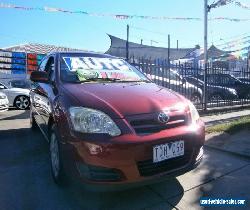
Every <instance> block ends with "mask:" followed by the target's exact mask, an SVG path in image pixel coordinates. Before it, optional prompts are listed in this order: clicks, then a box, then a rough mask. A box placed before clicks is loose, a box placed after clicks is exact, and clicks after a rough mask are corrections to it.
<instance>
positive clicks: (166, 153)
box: [153, 141, 184, 163]
mask: <svg viewBox="0 0 250 210" xmlns="http://www.w3.org/2000/svg"><path fill="white" fill-rule="evenodd" d="M182 155H184V141H175V142H172V143H167V144H161V145H156V146H154V147H153V162H154V163H157V162H161V161H163V160H167V159H171V158H175V157H178V156H182Z"/></svg>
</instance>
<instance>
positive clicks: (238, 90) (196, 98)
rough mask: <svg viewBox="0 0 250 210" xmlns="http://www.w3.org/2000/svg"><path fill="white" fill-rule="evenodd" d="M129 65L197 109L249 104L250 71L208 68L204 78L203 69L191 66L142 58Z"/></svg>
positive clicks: (131, 61) (132, 60)
mask: <svg viewBox="0 0 250 210" xmlns="http://www.w3.org/2000/svg"><path fill="white" fill-rule="evenodd" d="M129 62H130V64H132V65H133V66H135V67H137V68H138V69H140V70H141V71H142V72H143V73H144V74H146V75H147V76H148V78H150V79H151V80H152V81H153V82H155V83H156V84H158V85H160V86H163V87H166V88H169V89H171V90H173V91H175V92H178V93H180V94H182V95H184V96H185V97H186V98H188V99H190V100H191V101H192V102H193V103H194V104H195V106H196V107H197V108H198V109H203V110H204V109H206V108H214V107H226V106H235V105H244V104H250V72H249V71H247V69H245V68H243V69H240V70H238V71H229V70H228V69H226V68H219V67H217V66H215V65H214V66H213V65H208V66H207V76H206V78H205V77H204V68H202V67H200V66H198V65H194V64H190V63H184V64H181V63H178V64H175V65H171V64H169V63H168V62H167V61H159V60H146V59H143V58H142V59H134V58H131V59H130V60H129ZM205 87H206V88H205ZM204 90H205V91H204Z"/></svg>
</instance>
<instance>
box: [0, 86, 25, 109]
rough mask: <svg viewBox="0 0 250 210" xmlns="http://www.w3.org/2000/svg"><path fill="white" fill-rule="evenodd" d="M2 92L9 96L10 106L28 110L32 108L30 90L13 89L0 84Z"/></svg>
mask: <svg viewBox="0 0 250 210" xmlns="http://www.w3.org/2000/svg"><path fill="white" fill-rule="evenodd" d="M0 92H3V93H5V94H6V95H7V97H8V100H9V106H15V107H16V108H18V109H27V108H29V106H30V97H29V93H30V90H27V89H22V88H11V87H9V86H7V85H6V84H3V83H1V82H0Z"/></svg>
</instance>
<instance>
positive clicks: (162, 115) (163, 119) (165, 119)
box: [158, 112, 169, 124]
mask: <svg viewBox="0 0 250 210" xmlns="http://www.w3.org/2000/svg"><path fill="white" fill-rule="evenodd" d="M158 121H159V122H160V123H164V124H165V123H167V122H168V121H169V116H168V115H167V114H166V113H164V112H161V113H160V114H159V115H158Z"/></svg>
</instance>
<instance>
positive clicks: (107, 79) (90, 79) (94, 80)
mask: <svg viewBox="0 0 250 210" xmlns="http://www.w3.org/2000/svg"><path fill="white" fill-rule="evenodd" d="M96 81H108V82H116V81H121V79H116V78H88V79H86V80H83V81H79V83H84V82H96Z"/></svg>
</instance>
